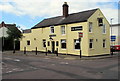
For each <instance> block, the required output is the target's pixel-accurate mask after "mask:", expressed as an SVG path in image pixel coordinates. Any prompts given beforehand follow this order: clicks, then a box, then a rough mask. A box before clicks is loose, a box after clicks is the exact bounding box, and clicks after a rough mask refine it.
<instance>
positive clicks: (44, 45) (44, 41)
mask: <svg viewBox="0 0 120 81" xmlns="http://www.w3.org/2000/svg"><path fill="white" fill-rule="evenodd" d="M43 47H46V40H45V39H43Z"/></svg>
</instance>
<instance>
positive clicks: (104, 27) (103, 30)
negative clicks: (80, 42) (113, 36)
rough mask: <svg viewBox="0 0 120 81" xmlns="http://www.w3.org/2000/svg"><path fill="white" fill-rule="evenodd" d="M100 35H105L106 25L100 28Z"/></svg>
mask: <svg viewBox="0 0 120 81" xmlns="http://www.w3.org/2000/svg"><path fill="white" fill-rule="evenodd" d="M102 33H103V34H106V25H105V24H104V25H103V27H102Z"/></svg>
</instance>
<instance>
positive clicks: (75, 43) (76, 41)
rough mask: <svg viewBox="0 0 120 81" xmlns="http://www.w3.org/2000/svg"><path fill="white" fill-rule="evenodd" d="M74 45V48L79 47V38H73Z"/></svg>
mask: <svg viewBox="0 0 120 81" xmlns="http://www.w3.org/2000/svg"><path fill="white" fill-rule="evenodd" d="M74 46H75V49H80V40H79V39H74Z"/></svg>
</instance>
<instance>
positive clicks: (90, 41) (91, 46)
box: [89, 39, 93, 48]
mask: <svg viewBox="0 0 120 81" xmlns="http://www.w3.org/2000/svg"><path fill="white" fill-rule="evenodd" d="M89 48H93V39H90V40H89Z"/></svg>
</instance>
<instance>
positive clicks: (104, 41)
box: [103, 39, 106, 48]
mask: <svg viewBox="0 0 120 81" xmlns="http://www.w3.org/2000/svg"><path fill="white" fill-rule="evenodd" d="M105 47H106V40H105V39H103V48H105Z"/></svg>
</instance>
